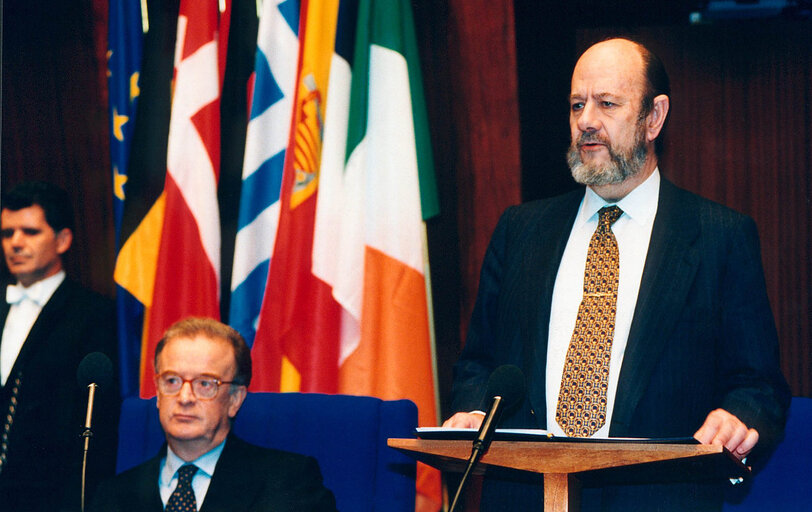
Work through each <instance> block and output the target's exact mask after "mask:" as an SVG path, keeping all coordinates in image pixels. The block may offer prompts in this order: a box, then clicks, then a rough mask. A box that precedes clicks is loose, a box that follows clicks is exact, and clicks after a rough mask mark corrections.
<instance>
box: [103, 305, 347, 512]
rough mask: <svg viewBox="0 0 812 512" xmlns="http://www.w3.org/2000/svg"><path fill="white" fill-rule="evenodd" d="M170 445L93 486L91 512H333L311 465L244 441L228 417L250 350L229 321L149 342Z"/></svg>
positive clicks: (205, 321)
mask: <svg viewBox="0 0 812 512" xmlns="http://www.w3.org/2000/svg"><path fill="white" fill-rule="evenodd" d="M155 371H156V373H157V375H156V376H155V387H156V389H157V390H158V417H159V419H160V422H161V427H162V428H163V430H164V433H165V434H166V441H167V445H166V447H165V449H164V450H162V451H161V453H159V454H158V455H157V456H156V457H154V458H153V459H151V460H149V461H147V462H145V463H143V464H141V465H140V466H136V467H135V468H133V469H130V470H129V471H125V472H124V473H122V474H120V475H118V476H116V477H115V478H113V479H111V480H108V481H106V482H104V483H102V485H101V486H100V487H99V490H98V492H97V496H96V499H95V500H94V501H93V504H92V508H91V510H93V511H96V512H124V511H132V512H150V511H155V512H160V511H163V510H166V511H167V512H181V511H183V512H189V511H192V512H194V511H196V510H200V511H201V512H248V511H251V512H265V511H268V512H270V511H280V512H282V511H289V512H294V511H295V512H335V510H336V505H335V498H334V497H333V494H332V493H331V492H330V491H329V490H327V489H326V488H325V487H324V485H323V484H322V480H321V472H320V470H319V466H318V462H316V460H315V459H313V458H312V457H305V456H304V455H298V454H294V453H289V452H283V451H279V450H270V449H266V448H260V447H258V446H253V445H250V444H248V443H246V442H244V441H242V440H240V439H238V438H237V437H236V436H234V435H233V434H231V422H232V420H233V419H234V417H235V416H236V415H237V411H239V409H240V407H241V406H242V403H243V400H245V396H246V393H247V387H248V384H249V383H250V381H251V351H250V349H249V348H248V346H247V345H246V344H245V341H244V340H243V338H242V336H240V334H239V333H238V332H237V331H235V330H234V329H232V328H231V327H229V326H227V325H225V324H222V323H220V322H217V321H216V320H212V319H209V318H195V317H191V318H187V319H186V320H181V321H180V322H177V323H175V324H174V325H172V326H170V327H169V329H167V331H166V333H165V334H164V337H163V339H162V340H161V341H160V342H158V345H157V346H156V348H155Z"/></svg>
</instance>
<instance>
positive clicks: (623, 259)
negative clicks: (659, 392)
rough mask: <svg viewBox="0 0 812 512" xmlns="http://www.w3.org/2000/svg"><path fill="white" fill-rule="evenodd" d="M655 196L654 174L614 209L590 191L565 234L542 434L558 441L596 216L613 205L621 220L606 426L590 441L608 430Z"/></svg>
mask: <svg viewBox="0 0 812 512" xmlns="http://www.w3.org/2000/svg"><path fill="white" fill-rule="evenodd" d="M659 192H660V172H659V170H658V169H655V170H654V173H653V174H652V175H651V176H649V177H648V178H647V179H646V181H644V182H643V183H641V184H640V185H639V186H637V187H636V188H635V189H634V190H632V191H631V192H630V193H629V194H628V195H627V196H626V197H624V198H623V199H621V200H620V201H619V202H617V203H607V202H606V201H604V200H603V199H602V198H601V197H600V196H599V195H597V194H596V193H595V192H594V191H593V190H592V189H591V188H587V189H586V193H585V194H584V199H583V201H581V207H580V209H579V210H578V215H577V217H576V218H575V223H574V224H573V227H572V231H571V232H570V237H569V241H568V242H567V247H566V248H565V249H564V255H563V257H562V258H561V265H560V266H559V267H558V274H557V275H556V279H555V287H554V289H553V300H552V308H551V311H550V332H549V337H548V343H547V374H546V379H547V380H546V386H547V397H546V399H547V430H548V432H550V433H552V434H553V435H556V436H564V435H565V434H564V432H563V430H562V429H561V426H560V425H558V423H556V421H555V411H556V407H557V404H558V393H559V390H560V389H561V376H562V374H563V372H564V360H565V359H566V355H567V349H568V348H569V344H570V339H571V338H572V333H573V330H574V329H575V318H576V316H577V314H578V307H579V306H580V304H581V299H582V298H583V294H584V288H583V285H584V267H585V263H586V255H587V251H588V248H589V241H590V239H591V238H592V234H593V233H594V232H595V229H596V228H597V227H598V210H600V209H601V208H603V207H604V206H606V205H609V204H617V206H619V207H620V209H621V210H623V215H621V216H620V218H619V219H618V220H617V221H615V223H614V224H613V225H612V232H613V233H614V234H615V238H616V239H617V244H618V251H619V253H620V278H619V282H618V297H617V313H616V316H615V333H614V338H613V341H612V355H611V360H610V363H609V389H608V392H607V393H608V394H607V400H608V403H607V406H606V423H605V424H604V426H603V427H602V428H601V429H600V430H598V431H597V432H596V433H595V435H594V436H593V437H599V438H606V437H609V425H610V424H611V421H612V412H613V410H614V405H615V394H616V392H617V382H618V377H619V375H620V367H621V365H622V363H623V354H624V353H625V351H626V342H627V340H628V337H629V330H630V328H631V324H632V318H633V317H634V308H635V304H636V303H637V295H638V292H639V290H640V280H641V278H642V276H643V267H644V265H645V263H646V254H647V253H648V246H649V241H650V240H651V228H652V226H653V225H654V217H655V215H656V214H657V204H658V201H659Z"/></svg>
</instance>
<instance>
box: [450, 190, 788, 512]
mask: <svg viewBox="0 0 812 512" xmlns="http://www.w3.org/2000/svg"><path fill="white" fill-rule="evenodd" d="M583 194H584V191H583V189H580V190H577V191H574V192H571V193H569V194H565V195H563V196H559V197H556V198H552V199H547V200H542V201H536V202H532V203H527V204H523V205H518V206H514V207H511V208H509V209H508V210H507V211H506V212H505V213H504V214H503V216H502V218H501V219H500V221H499V224H498V226H497V228H496V230H495V232H494V234H493V237H492V239H491V243H490V245H489V247H488V250H487V253H486V255H485V260H484V263H483V267H482V272H481V276H480V283H479V292H478V296H477V302H476V305H475V308H474V312H473V315H472V320H471V324H470V327H469V331H468V336H467V339H466V345H465V348H464V350H463V353H462V355H461V357H460V360H459V361H458V363H457V364H456V365H455V370H454V372H455V373H454V387H453V392H452V394H453V396H452V412H454V411H470V410H474V409H481V408H482V407H483V400H484V399H485V397H483V396H482V393H483V390H484V389H485V387H486V385H485V384H486V382H487V379H488V376H489V375H490V373H491V372H492V371H493V369H495V368H496V367H497V366H499V365H501V364H508V363H509V364H515V365H517V366H519V367H520V368H522V369H523V371H524V374H525V379H526V380H527V386H528V395H527V398H526V400H525V402H524V404H523V405H522V406H520V407H518V408H517V410H515V411H513V412H512V413H511V414H507V415H506V417H505V418H503V424H502V426H505V427H517V428H518V427H525V428H546V427H547V425H546V415H547V411H546V388H545V367H546V358H547V338H548V330H549V322H550V310H551V303H552V294H553V286H554V284H555V278H556V274H557V272H558V267H559V264H560V262H561V258H562V255H563V252H564V248H565V247H566V244H567V241H568V238H569V234H570V231H571V229H572V225H573V223H574V221H575V217H576V214H577V211H578V208H579V205H580V203H581V200H582V198H583ZM620 250H621V251H622V250H623V248H622V247H621V249H620ZM622 272H623V270H622V269H621V273H622ZM788 403H789V393H788V388H787V386H786V382H785V381H784V378H783V376H782V375H781V373H780V369H779V364H778V342H777V335H776V329H775V325H774V320H773V317H772V313H771V311H770V306H769V303H768V300H767V293H766V288H765V284H764V277H763V270H762V266H761V256H760V249H759V243H758V234H757V230H756V227H755V223H754V222H753V221H752V219H750V218H749V217H746V216H744V215H741V214H739V213H736V212H734V211H732V210H730V209H728V208H726V207H724V206H722V205H719V204H717V203H714V202H711V201H709V200H706V199H703V198H700V197H699V196H697V195H695V194H692V193H690V192H687V191H685V190H682V189H679V188H677V187H676V186H675V185H673V184H672V183H670V182H669V181H667V180H665V179H662V180H661V185H660V196H659V203H658V208H657V215H656V217H655V221H654V225H653V228H652V234H651V241H650V244H649V250H648V254H647V257H646V262H645V267H644V270H643V276H642V281H641V284H640V290H639V293H638V298H637V303H636V307H635V312H634V317H633V321H632V325H631V330H630V333H629V338H628V342H627V347H626V352H625V355H624V358H623V363H622V366H621V370H620V377H619V381H618V390H617V396H616V400H615V406H614V413H613V416H612V420H611V424H610V435H611V436H629V437H682V436H691V435H693V433H694V432H695V431H696V430H697V429H698V428H699V426H700V425H701V424H702V422H703V421H704V419H705V417H706V416H707V414H708V413H709V412H710V411H712V410H713V409H715V408H717V407H722V408H724V409H726V410H728V411H730V412H731V413H733V414H735V415H736V416H738V417H739V418H740V419H741V420H742V421H744V422H745V423H746V424H747V425H749V426H752V427H754V428H756V429H757V430H758V432H759V434H760V439H761V440H760V443H759V447H760V448H763V447H769V446H771V445H772V444H774V443H775V442H776V440H777V439H778V438H779V437H780V435H781V433H782V429H783V425H784V421H785V412H786V408H787V406H788ZM485 410H487V409H485ZM483 510H484V508H483Z"/></svg>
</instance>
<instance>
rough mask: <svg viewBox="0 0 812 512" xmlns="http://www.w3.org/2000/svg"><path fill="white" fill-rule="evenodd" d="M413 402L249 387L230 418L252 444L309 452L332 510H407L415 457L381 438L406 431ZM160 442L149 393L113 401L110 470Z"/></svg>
mask: <svg viewBox="0 0 812 512" xmlns="http://www.w3.org/2000/svg"><path fill="white" fill-rule="evenodd" d="M416 426H417V407H416V406H415V405H414V403H412V402H410V401H408V400H393V401H384V400H379V399H377V398H371V397H361V396H347V395H322V394H312V393H249V394H248V397H247V398H246V400H245V403H244V404H243V406H242V408H241V409H240V412H239V414H238V415H237V418H236V420H235V422H234V432H235V433H236V434H237V436H238V437H240V438H242V439H244V440H245V441H248V442H249V443H253V444H256V445H259V446H265V447H268V448H278V449H282V450H287V451H292V452H297V453H302V454H305V455H311V456H313V457H315V458H316V459H317V460H318V461H319V465H320V466H321V471H322V475H323V476H324V483H325V485H326V486H327V487H328V488H329V489H330V490H331V491H333V493H334V494H335V497H336V504H337V505H338V509H339V510H347V511H350V510H352V511H365V510H370V511H372V510H380V511H404V512H406V511H409V512H412V511H414V502H415V463H414V461H413V460H412V459H410V458H409V457H407V456H405V455H403V454H401V453H399V452H397V451H396V450H393V449H391V448H389V447H387V446H386V439H387V438H389V437H411V436H412V435H413V434H414V429H415V427H416ZM163 443H164V435H163V431H162V430H161V425H160V423H159V422H158V413H157V408H156V407H155V399H154V398H153V399H151V400H142V399H139V398H128V399H126V400H124V402H123V403H122V408H121V422H120V427H119V448H118V471H119V472H121V471H124V470H125V469H128V468H131V467H133V466H135V465H137V464H140V463H141V462H143V461H145V460H147V459H149V458H150V457H153V456H155V454H156V453H158V450H159V449H160V448H161V446H162V445H163Z"/></svg>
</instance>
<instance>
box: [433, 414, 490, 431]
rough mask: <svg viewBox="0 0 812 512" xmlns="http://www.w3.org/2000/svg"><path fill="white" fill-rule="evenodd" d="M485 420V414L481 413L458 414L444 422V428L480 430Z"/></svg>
mask: <svg viewBox="0 0 812 512" xmlns="http://www.w3.org/2000/svg"><path fill="white" fill-rule="evenodd" d="M484 419H485V413H484V412H480V411H474V412H458V413H456V414H455V415H454V416H451V417H450V418H448V419H447V420H445V422H443V427H444V428H479V427H480V425H482V421H483V420H484Z"/></svg>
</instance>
